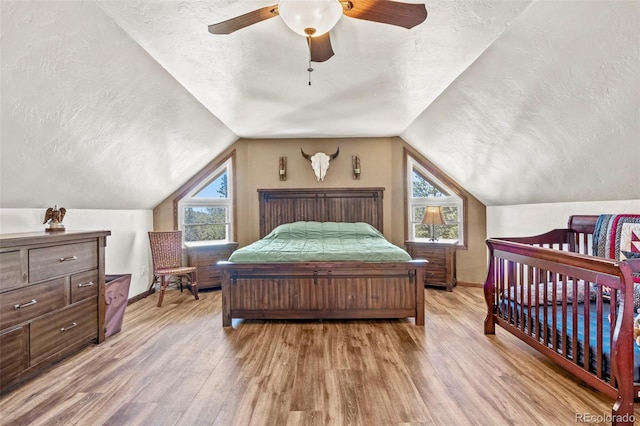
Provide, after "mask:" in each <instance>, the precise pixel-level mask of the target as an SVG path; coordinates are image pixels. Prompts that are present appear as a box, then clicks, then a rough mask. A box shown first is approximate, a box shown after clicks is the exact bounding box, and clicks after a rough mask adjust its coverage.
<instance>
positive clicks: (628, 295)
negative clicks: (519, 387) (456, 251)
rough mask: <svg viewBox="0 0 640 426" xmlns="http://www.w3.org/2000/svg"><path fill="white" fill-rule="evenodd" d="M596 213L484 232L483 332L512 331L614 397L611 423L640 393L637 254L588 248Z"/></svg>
mask: <svg viewBox="0 0 640 426" xmlns="http://www.w3.org/2000/svg"><path fill="white" fill-rule="evenodd" d="M597 219H598V216H572V217H571V218H570V220H569V224H568V228H567V229H555V230H553V231H550V232H548V233H546V234H542V235H538V236H535V237H526V238H500V239H489V240H487V246H488V248H489V267H488V274H487V279H486V282H485V284H484V292H485V299H486V303H487V309H488V312H487V317H486V319H485V322H484V332H485V334H495V326H496V325H498V326H500V327H502V328H504V329H505V330H507V331H509V332H510V333H512V334H513V335H515V336H516V337H518V338H519V339H521V340H523V341H524V342H526V343H527V344H529V345H531V346H532V347H533V348H535V349H537V350H538V351H540V352H541V353H543V354H544V355H546V356H548V357H549V358H550V359H551V360H552V361H554V362H555V363H557V364H558V365H560V366H561V367H563V368H564V369H566V370H567V371H569V372H570V373H572V374H573V375H575V376H576V377H577V378H579V379H581V380H583V381H584V382H586V383H587V384H588V385H590V386H592V387H594V388H595V389H597V390H599V391H601V392H603V393H605V394H606V395H608V396H610V397H611V398H613V399H614V400H615V404H614V406H613V409H612V414H611V421H612V424H620V425H632V424H633V423H634V418H633V413H634V400H638V399H639V398H640V384H639V383H638V382H637V381H638V380H637V375H638V368H637V367H634V351H637V350H638V349H636V348H635V343H634V340H633V336H634V335H633V319H634V306H633V299H634V294H633V275H632V274H633V273H634V272H635V273H637V272H638V271H640V259H634V260H626V261H622V262H620V261H615V260H610V259H606V258H602V257H595V256H590V255H588V253H590V249H591V244H592V238H593V232H594V228H595V225H596V220H597ZM581 290H582V291H584V292H582V296H581ZM574 296H575V297H574ZM580 297H584V298H585V300H584V303H579V299H580ZM574 301H576V302H578V303H575V305H574ZM616 306H617V308H616ZM610 307H611V309H610ZM572 330H578V331H577V332H575V333H573V332H572ZM584 342H590V344H584ZM574 354H577V356H574ZM635 356H636V364H637V359H638V355H637V354H635ZM634 374H635V375H636V380H635V382H634Z"/></svg>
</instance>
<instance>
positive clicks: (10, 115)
mask: <svg viewBox="0 0 640 426" xmlns="http://www.w3.org/2000/svg"><path fill="white" fill-rule="evenodd" d="M273 3H274V2H270V1H246V0H242V1H226V0H224V1H223V0H212V1H206V2H205V1H149V0H145V1H97V2H96V1H84V2H80V1H65V2H50V1H15V2H13V1H4V0H3V1H2V2H0V18H1V22H0V24H1V25H0V28H1V32H2V33H1V37H0V43H1V45H0V55H1V63H0V66H1V71H2V78H1V88H0V89H1V91H2V92H1V94H2V96H1V99H0V101H1V108H2V123H1V124H2V126H1V129H0V132H1V143H2V145H1V150H0V166H1V167H0V177H1V178H2V181H1V182H0V206H2V207H47V206H49V205H50V204H52V203H53V202H57V203H59V204H63V205H69V206H71V205H72V206H74V207H75V208H118V209H138V208H152V207H154V206H155V205H156V204H157V203H159V202H160V201H162V200H163V199H164V198H165V197H166V196H168V195H169V194H170V193H171V192H173V190H175V189H176V188H177V187H179V185H181V184H182V183H183V182H185V181H186V180H187V179H188V178H189V177H190V176H191V175H192V174H193V171H194V170H199V169H200V168H201V167H202V166H204V165H205V164H206V163H207V162H209V161H210V160H212V159H213V158H215V157H216V156H217V155H218V154H220V153H221V152H222V151H223V150H224V149H225V148H227V147H228V146H229V145H230V144H232V143H233V142H234V141H235V140H236V139H237V138H238V137H248V138H254V137H255V138H288V137H296V138H307V137H363V136H396V135H400V136H401V137H402V138H403V139H404V140H406V141H407V142H408V143H410V144H411V145H413V146H414V147H415V148H416V149H418V150H419V151H420V152H422V153H423V154H424V155H425V156H426V157H428V158H429V159H430V160H432V161H433V162H434V163H435V164H436V165H437V166H438V167H440V168H441V169H442V170H444V171H445V172H446V173H447V174H449V175H450V176H451V177H452V178H453V179H454V180H456V181H457V182H458V183H460V184H461V185H462V186H464V187H465V188H466V189H467V190H469V191H470V192H471V193H472V194H474V195H475V196H476V197H478V198H479V199H480V200H481V201H483V202H484V203H486V204H488V205H504V204H524V203H543V202H555V201H589V200H610V199H640V181H639V179H638V177H637V176H638V160H639V159H640V105H639V102H640V101H639V99H640V96H639V94H640V30H639V29H638V28H640V2H638V1H615V2H610V1H574V2H572V1H467V0H464V1H453V0H435V1H429V2H427V9H428V11H429V16H428V18H427V20H426V21H425V22H424V23H423V24H421V25H419V26H417V27H415V28H413V29H411V30H406V29H403V28H397V27H393V26H389V25H384V24H378V23H372V22H366V21H361V20H355V19H351V18H348V17H342V18H341V20H340V21H339V22H338V24H337V26H336V27H335V29H334V30H333V31H332V32H331V38H332V44H333V49H334V51H335V52H336V55H335V56H334V57H333V58H331V59H330V60H329V61H327V62H323V63H318V64H313V67H314V68H315V71H314V72H313V73H312V75H311V79H312V85H311V86H309V85H308V78H309V76H308V73H307V72H306V68H307V66H308V63H307V60H308V52H307V48H306V43H305V40H304V39H303V38H302V37H300V36H298V35H296V34H295V33H293V32H292V31H291V30H289V29H288V28H287V27H286V26H285V25H284V23H283V22H282V21H281V19H280V18H278V17H276V18H274V19H270V20H269V21H265V22H261V23H259V24H256V25H253V26H251V27H248V28H245V29H243V30H240V31H237V32H235V33H233V34H230V35H226V36H214V35H212V34H209V33H208V32H207V25H208V24H211V23H214V22H218V21H222V20H225V19H228V18H230V17H233V16H236V15H238V14H241V13H245V12H248V11H250V10H253V9H257V8H259V7H263V6H266V5H269V4H273ZM170 159H171V160H170ZM27 171H28V172H27Z"/></svg>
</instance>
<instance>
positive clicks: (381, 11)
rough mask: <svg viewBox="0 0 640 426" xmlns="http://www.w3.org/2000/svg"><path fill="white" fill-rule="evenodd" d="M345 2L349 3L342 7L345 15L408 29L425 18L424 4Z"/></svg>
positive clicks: (370, 0)
mask: <svg viewBox="0 0 640 426" xmlns="http://www.w3.org/2000/svg"><path fill="white" fill-rule="evenodd" d="M346 3H350V5H348V6H346V7H344V14H345V15H347V16H349V17H351V18H357V19H363V20H365V21H374V22H380V23H383V24H390V25H397V26H399V27H404V28H407V29H409V28H413V27H415V26H416V25H418V24H421V23H423V22H424V20H425V19H427V7H426V6H425V5H424V4H417V3H402V2H397V1H388V0H353V1H349V2H346ZM349 6H350V7H349Z"/></svg>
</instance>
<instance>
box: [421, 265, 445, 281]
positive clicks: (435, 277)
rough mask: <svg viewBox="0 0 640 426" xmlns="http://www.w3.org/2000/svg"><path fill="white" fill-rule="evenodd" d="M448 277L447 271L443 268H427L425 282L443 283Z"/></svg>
mask: <svg viewBox="0 0 640 426" xmlns="http://www.w3.org/2000/svg"><path fill="white" fill-rule="evenodd" d="M446 277H447V272H446V270H445V269H444V267H443V268H440V269H425V270H424V282H426V283H443V282H445V280H446Z"/></svg>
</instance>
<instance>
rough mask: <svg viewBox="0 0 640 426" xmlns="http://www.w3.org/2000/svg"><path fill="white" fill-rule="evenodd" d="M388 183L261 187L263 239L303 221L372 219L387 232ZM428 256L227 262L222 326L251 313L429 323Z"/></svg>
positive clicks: (256, 316)
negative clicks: (426, 292)
mask: <svg viewBox="0 0 640 426" xmlns="http://www.w3.org/2000/svg"><path fill="white" fill-rule="evenodd" d="M383 191H384V189H383V188H340V189H273V190H271V189H259V190H258V194H259V204H260V238H262V237H264V236H265V235H267V234H268V233H269V232H271V230H272V229H274V228H275V227H276V226H278V225H280V224H283V223H290V222H295V221H318V222H329V221H331V222H366V223H369V224H371V225H373V226H374V227H376V228H377V229H378V230H379V231H381V232H382V227H383V214H382V211H383V209H382V202H383ZM424 263H425V262H424V261H419V260H412V261H407V262H379V263H373V262H347V261H345V262H288V263H234V262H219V263H218V266H219V267H220V268H221V270H222V324H223V326H225V327H226V326H230V325H231V320H232V318H245V319H365V318H405V317H414V318H415V323H416V325H424V287H423V285H421V283H422V278H421V277H422V276H423V274H424V269H423V265H424Z"/></svg>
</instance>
